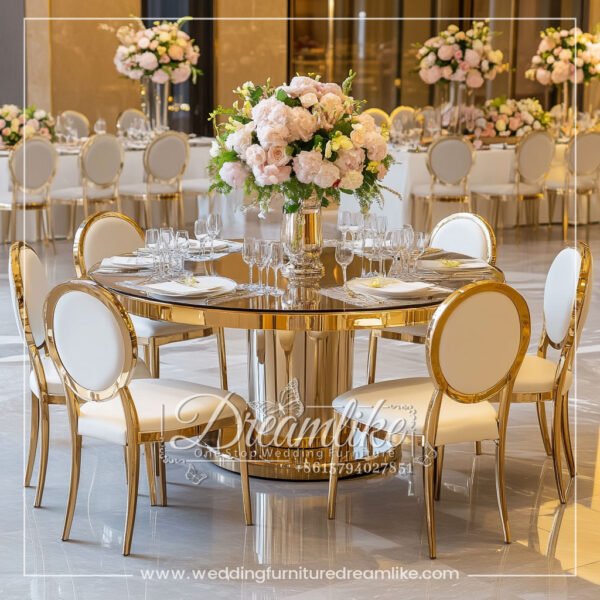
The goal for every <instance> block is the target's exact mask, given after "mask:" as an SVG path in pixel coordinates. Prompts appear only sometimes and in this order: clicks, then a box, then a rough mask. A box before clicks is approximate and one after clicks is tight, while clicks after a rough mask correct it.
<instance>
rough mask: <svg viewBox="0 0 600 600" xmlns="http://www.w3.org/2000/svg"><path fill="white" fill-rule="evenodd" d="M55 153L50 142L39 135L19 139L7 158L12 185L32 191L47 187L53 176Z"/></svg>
mask: <svg viewBox="0 0 600 600" xmlns="http://www.w3.org/2000/svg"><path fill="white" fill-rule="evenodd" d="M56 161H57V154H56V150H55V148H54V146H53V145H52V142H50V141H49V140H47V139H46V138H43V137H41V136H33V137H30V138H27V139H26V140H21V141H20V142H19V143H18V144H17V145H16V146H15V147H14V149H13V151H12V152H11V155H10V159H9V167H10V173H11V177H12V180H13V185H14V186H15V187H16V188H17V189H20V190H25V191H28V192H34V191H37V190H41V189H42V188H45V187H47V186H48V185H49V184H50V183H51V182H52V179H53V178H54V173H55V171H56Z"/></svg>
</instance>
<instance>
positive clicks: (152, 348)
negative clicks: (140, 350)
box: [144, 338, 160, 379]
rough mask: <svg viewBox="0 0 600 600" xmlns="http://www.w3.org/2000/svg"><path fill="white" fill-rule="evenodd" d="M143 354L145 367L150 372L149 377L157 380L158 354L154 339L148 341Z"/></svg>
mask: <svg viewBox="0 0 600 600" xmlns="http://www.w3.org/2000/svg"><path fill="white" fill-rule="evenodd" d="M144 352H145V353H146V357H147V359H146V366H147V367H148V369H149V370H150V375H152V377H153V378H154V379H158V378H159V377H160V353H159V347H158V346H157V345H156V340H155V339H154V338H149V339H148V345H147V346H146V349H145V351H144Z"/></svg>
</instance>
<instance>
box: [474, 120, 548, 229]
mask: <svg viewBox="0 0 600 600" xmlns="http://www.w3.org/2000/svg"><path fill="white" fill-rule="evenodd" d="M553 157H554V139H553V138H552V136H551V135H550V134H549V133H548V132H547V131H531V132H529V133H528V134H526V135H524V136H523V137H522V138H521V140H520V141H519V143H518V145H517V148H516V152H515V181H514V182H513V183H505V184H497V183H477V184H473V185H472V186H471V192H472V194H473V202H474V206H475V208H476V202H477V200H478V199H479V198H486V199H489V200H491V201H492V202H493V203H494V209H493V210H494V218H493V223H492V225H493V227H494V230H495V231H498V228H499V227H500V226H501V223H502V219H501V211H500V202H501V201H507V200H511V199H514V200H516V201H517V227H518V226H519V225H520V223H521V205H524V206H525V209H526V217H527V221H528V222H529V223H533V224H535V225H537V223H538V213H539V204H540V200H542V199H543V198H544V187H545V179H546V175H547V174H548V171H549V170H550V165H551V164H552V159H553ZM475 212H477V211H475Z"/></svg>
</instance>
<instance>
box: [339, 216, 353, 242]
mask: <svg viewBox="0 0 600 600" xmlns="http://www.w3.org/2000/svg"><path fill="white" fill-rule="evenodd" d="M351 214H352V213H351V212H350V211H349V210H338V218H337V228H338V231H339V232H340V233H341V234H342V239H343V240H345V239H346V234H347V233H348V232H349V231H350V228H351V227H352V222H351V218H352V217H351Z"/></svg>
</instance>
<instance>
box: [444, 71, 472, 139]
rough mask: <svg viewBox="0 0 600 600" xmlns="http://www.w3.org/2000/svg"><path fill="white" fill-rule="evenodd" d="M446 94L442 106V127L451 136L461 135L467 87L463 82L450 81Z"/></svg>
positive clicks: (445, 90)
mask: <svg viewBox="0 0 600 600" xmlns="http://www.w3.org/2000/svg"><path fill="white" fill-rule="evenodd" d="M444 92H445V93H443V94H442V100H441V105H440V114H441V121H442V127H443V128H445V129H447V130H448V133H450V134H454V135H459V134H461V133H462V124H463V115H464V112H465V108H466V99H467V86H466V84H465V83H464V82H462V81H450V82H448V86H447V87H446V88H445V89H444Z"/></svg>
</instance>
